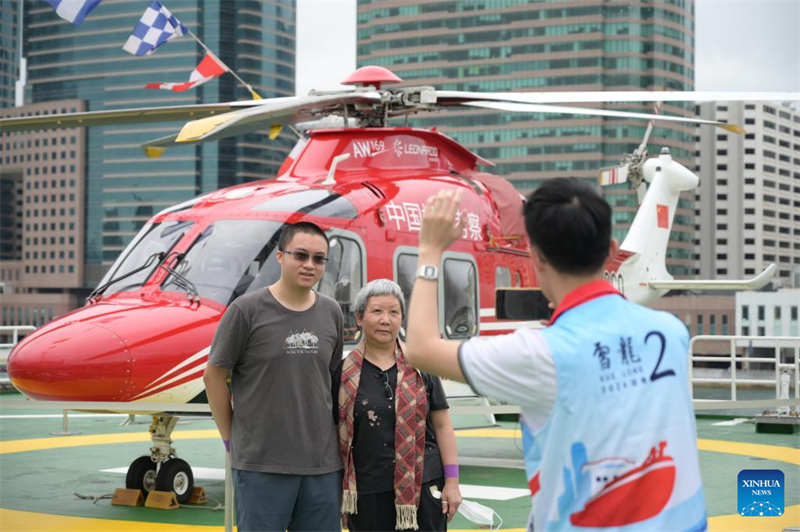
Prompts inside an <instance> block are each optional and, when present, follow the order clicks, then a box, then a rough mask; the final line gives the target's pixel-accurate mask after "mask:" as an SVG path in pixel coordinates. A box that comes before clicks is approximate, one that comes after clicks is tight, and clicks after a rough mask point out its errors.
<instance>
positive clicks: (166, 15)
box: [45, 0, 261, 100]
mask: <svg viewBox="0 0 800 532" xmlns="http://www.w3.org/2000/svg"><path fill="white" fill-rule="evenodd" d="M101 1H102V0H45V2H47V3H48V4H49V5H50V7H52V8H53V10H54V11H55V12H56V14H57V15H58V16H59V17H61V18H63V19H64V20H66V21H68V22H71V23H73V24H75V25H76V26H80V25H81V24H82V23H83V21H84V20H85V19H86V17H87V16H88V15H89V13H91V12H92V10H93V9H94V8H96V7H97V6H98V5H99V4H100V2H101ZM184 35H189V36H190V37H191V38H193V39H194V40H195V41H197V43H198V44H199V45H200V46H202V47H203V49H204V50H205V51H206V55H205V57H203V60H202V61H200V64H199V65H197V67H196V68H195V69H194V71H193V72H192V73H191V75H190V76H189V81H188V82H185V83H148V84H147V85H145V88H147V89H165V90H170V91H174V92H182V91H186V90H189V89H192V88H194V87H197V86H200V85H202V84H203V83H206V82H207V81H209V80H212V79H214V78H218V77H219V76H221V75H222V74H224V73H226V72H230V73H231V75H232V76H233V77H234V78H236V80H237V81H238V82H239V83H241V84H242V85H243V86H244V87H245V88H247V90H248V91H250V94H251V95H252V96H253V98H254V99H256V100H260V99H261V97H260V96H259V95H258V93H257V92H256V91H255V89H253V87H252V86H251V85H250V84H249V83H247V82H246V81H244V80H243V79H242V78H241V77H239V76H238V75H237V74H236V72H234V71H233V70H231V69H230V67H228V65H226V64H225V63H223V62H222V60H220V59H219V58H218V57H217V56H216V55H214V53H213V52H212V51H211V50H210V49H209V48H208V47H207V46H206V45H205V43H203V42H202V41H201V40H200V39H199V38H198V37H197V36H196V35H195V34H194V33H192V32H191V31H190V30H189V29H188V28H187V27H186V26H184V25H183V23H182V22H181V21H180V20H178V18H177V17H176V16H175V15H173V14H172V13H171V12H170V10H169V9H167V7H166V6H165V5H164V4H162V3H161V2H159V1H158V0H151V2H150V5H149V6H147V9H145V11H144V14H142V17H141V18H140V19H139V22H137V23H136V26H134V28H133V31H132V32H131V35H130V37H128V40H127V41H126V42H125V44H124V45H123V46H122V49H123V50H125V51H126V52H128V53H130V54H132V55H135V56H138V57H142V56H148V55H151V54H152V53H153V52H155V51H156V48H158V47H159V46H161V45H163V44H166V43H167V42H169V41H171V40H173V39H176V38H179V37H183V36H184Z"/></svg>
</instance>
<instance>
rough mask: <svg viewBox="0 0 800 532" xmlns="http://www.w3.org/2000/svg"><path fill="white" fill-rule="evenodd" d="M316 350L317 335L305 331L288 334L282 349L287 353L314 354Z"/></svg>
mask: <svg viewBox="0 0 800 532" xmlns="http://www.w3.org/2000/svg"><path fill="white" fill-rule="evenodd" d="M318 348H319V338H317V335H316V334H314V333H313V332H308V331H306V330H305V329H303V331H302V332H292V333H290V334H289V336H287V337H286V340H285V341H284V342H283V349H284V350H285V351H286V352H287V353H307V352H314V353H316V352H317V349H318Z"/></svg>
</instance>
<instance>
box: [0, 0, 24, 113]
mask: <svg viewBox="0 0 800 532" xmlns="http://www.w3.org/2000/svg"><path fill="white" fill-rule="evenodd" d="M19 6H20V2H19V0H0V108H2V107H13V106H14V92H15V90H16V87H15V86H16V82H17V80H18V79H19V37H20V33H19V29H20V20H19Z"/></svg>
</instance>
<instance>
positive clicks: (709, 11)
mask: <svg viewBox="0 0 800 532" xmlns="http://www.w3.org/2000/svg"><path fill="white" fill-rule="evenodd" d="M695 5H696V34H695V37H696V41H695V43H696V57H695V61H696V71H695V81H696V90H709V91H710V90H715V91H716V90H719V91H723V90H731V91H733V90H742V91H794V92H798V91H800V0H695ZM355 28H356V0H297V93H298V94H306V93H307V92H308V91H309V90H310V89H312V88H315V89H335V88H337V87H339V85H338V83H339V81H341V80H342V79H343V78H345V77H346V76H347V75H348V74H350V73H351V72H352V71H353V70H355V67H356V30H355Z"/></svg>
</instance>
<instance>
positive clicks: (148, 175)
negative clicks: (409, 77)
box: [0, 0, 295, 287]
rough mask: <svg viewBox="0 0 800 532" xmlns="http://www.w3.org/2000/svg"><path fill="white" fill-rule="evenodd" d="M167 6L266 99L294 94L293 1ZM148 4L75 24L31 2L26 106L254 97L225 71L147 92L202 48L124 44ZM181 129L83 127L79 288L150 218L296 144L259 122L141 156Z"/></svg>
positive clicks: (94, 106) (194, 59) (271, 162)
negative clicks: (237, 133)
mask: <svg viewBox="0 0 800 532" xmlns="http://www.w3.org/2000/svg"><path fill="white" fill-rule="evenodd" d="M2 1H3V0H0V2H2ZM6 3H7V2H3V5H5V4H6ZM163 3H164V4H165V5H166V7H167V8H168V9H170V10H171V11H172V13H173V14H174V15H175V16H176V17H177V18H178V19H180V20H181V22H183V24H184V25H185V26H186V27H187V28H188V29H189V30H191V31H192V32H193V33H194V34H196V35H197V36H198V37H199V38H200V39H201V40H202V41H203V42H204V43H205V44H206V45H207V46H208V47H209V48H210V49H211V50H213V51H214V53H215V54H216V55H217V56H219V58H220V59H222V60H223V61H224V62H225V63H226V64H227V65H228V66H229V67H230V68H231V69H232V70H234V71H235V72H236V73H237V74H239V75H240V76H241V77H242V78H244V79H245V80H246V81H247V82H248V83H250V84H251V85H252V86H253V87H254V88H255V90H256V91H257V92H258V93H259V94H260V95H261V96H262V97H264V98H269V97H275V96H292V95H294V77H295V2H294V0H272V1H270V2H263V1H258V0H237V1H236V2H228V1H224V0H179V1H175V0H173V1H172V2H170V1H169V0H164V2H163ZM147 5H148V2H147V1H142V2H130V1H126V0H104V1H103V2H102V3H101V4H100V5H99V6H97V8H95V10H94V11H93V12H92V13H91V14H90V15H89V16H88V17H87V19H86V21H85V22H84V23H83V25H81V26H73V25H72V24H70V23H68V22H66V21H64V20H62V19H60V18H58V17H57V16H56V15H55V13H54V12H53V10H52V9H51V8H50V7H49V6H48V4H46V3H45V2H42V1H39V0H36V1H26V2H25V12H24V24H25V32H24V44H23V51H24V55H25V57H26V58H27V61H28V83H27V87H26V103H41V102H49V101H54V100H65V99H80V100H83V101H84V102H85V106H86V110H87V111H102V110H113V109H124V108H136V107H151V106H168V105H182V104H194V103H197V104H199V103H217V102H225V101H231V100H244V99H249V98H250V94H249V92H248V91H247V90H245V89H244V88H243V87H242V86H241V85H240V84H239V83H238V82H236V80H235V79H234V78H233V77H232V76H231V75H230V74H224V75H223V76H222V77H221V78H219V79H216V80H212V81H209V82H208V83H206V84H205V85H202V86H200V87H197V88H195V89H191V90H189V91H186V92H170V91H164V90H150V89H144V85H145V84H146V83H151V82H184V81H188V79H189V75H190V74H191V72H192V70H193V69H194V68H195V67H196V66H197V64H198V63H199V62H200V60H201V59H202V58H203V56H204V55H205V52H204V50H203V48H202V47H201V46H200V45H199V44H197V42H195V41H194V40H193V39H192V38H191V37H190V36H188V35H187V36H184V37H181V38H177V39H175V40H173V41H170V42H168V43H166V44H164V45H162V46H161V47H159V48H158V49H157V50H156V51H155V52H154V53H153V54H152V55H150V56H145V57H135V56H133V55H130V54H128V53H127V52H125V51H124V50H122V45H123V44H124V43H125V41H126V39H127V38H128V35H129V34H130V32H131V30H132V29H133V27H134V26H135V24H136V23H137V22H138V21H139V19H140V17H141V16H142V13H143V12H144V10H145V8H146V7H147ZM181 126H182V123H171V124H142V125H126V126H113V127H94V128H87V129H86V131H85V133H84V134H85V136H86V139H85V141H86V142H85V146H86V147H85V150H86V172H85V181H86V182H85V214H84V216H85V225H84V227H85V232H84V235H85V251H84V256H85V265H86V267H85V278H84V285H85V286H87V287H90V286H93V285H96V283H97V282H98V281H99V279H100V278H101V276H102V274H103V272H104V271H105V268H107V267H108V266H109V265H110V264H111V263H112V262H113V261H114V259H115V258H116V257H117V255H118V254H119V253H120V251H121V250H122V249H123V248H124V246H125V245H126V244H127V243H128V242H129V241H130V240H131V238H132V237H133V236H134V235H135V234H136V232H137V231H138V230H139V229H140V228H141V227H142V225H143V224H144V223H145V222H146V221H147V219H148V218H149V217H151V216H152V215H154V214H156V213H157V212H159V211H161V210H162V209H164V208H166V207H168V206H170V205H174V204H176V203H179V202H182V201H185V200H187V199H190V198H192V197H194V196H197V195H199V194H203V193H206V192H210V191H212V190H215V189H218V188H221V187H226V186H230V185H234V184H237V183H242V182H246V181H252V180H258V179H266V178H271V177H274V176H275V174H276V172H277V170H278V168H279V167H280V165H281V163H282V162H283V159H284V158H285V156H286V154H287V153H288V151H289V149H290V148H291V145H292V143H293V139H292V138H291V136H290V135H289V134H287V133H284V134H282V135H281V136H280V137H278V139H276V140H275V141H270V140H269V139H268V137H267V132H266V131H265V132H264V133H263V134H262V133H258V134H252V135H247V136H241V137H237V138H232V139H225V140H222V141H219V142H212V143H208V144H201V145H189V146H175V147H173V148H171V149H169V150H167V151H166V152H165V153H164V154H163V155H162V156H161V157H160V158H158V159H148V158H147V157H145V155H144V154H143V153H142V151H141V148H140V145H141V144H143V143H145V142H147V141H150V140H153V139H156V138H159V137H163V136H166V135H170V134H174V133H177V131H179V129H180V127H181Z"/></svg>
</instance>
